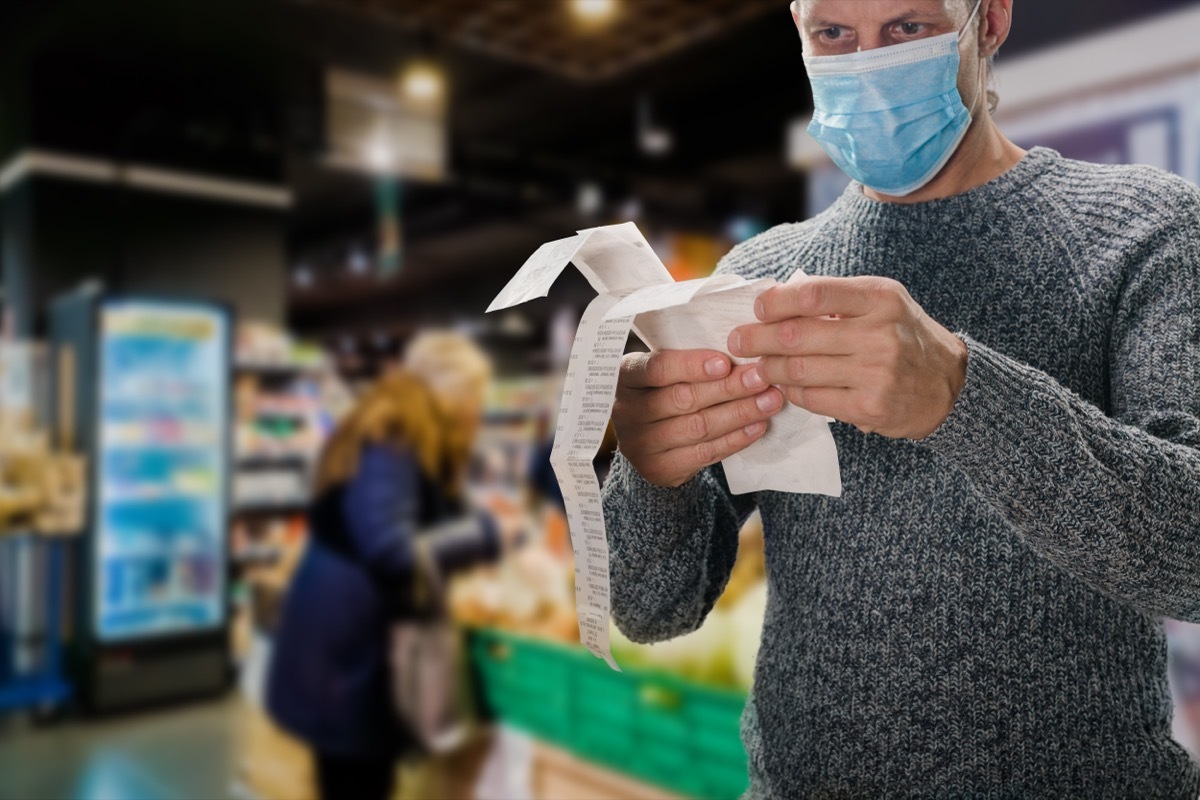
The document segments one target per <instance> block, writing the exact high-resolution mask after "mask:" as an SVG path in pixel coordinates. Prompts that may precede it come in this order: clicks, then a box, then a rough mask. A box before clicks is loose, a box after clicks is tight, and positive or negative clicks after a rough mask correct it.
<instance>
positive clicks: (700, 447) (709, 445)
mask: <svg viewBox="0 0 1200 800" xmlns="http://www.w3.org/2000/svg"><path fill="white" fill-rule="evenodd" d="M766 432H767V423H766V422H755V423H751V424H750V425H745V426H743V427H741V428H738V429H737V430H735V431H731V432H729V433H727V434H725V435H724V436H722V437H721V438H719V439H714V440H713V441H710V442H701V443H700V444H695V445H692V446H691V447H688V448H685V449H682V452H681V453H680V456H681V458H683V459H685V460H686V461H687V462H688V463H689V464H691V465H693V466H694V467H695V468H696V469H697V470H699V469H703V468H704V467H708V466H711V465H713V464H716V463H717V462H718V461H724V460H725V459H727V458H729V457H730V456H731V455H734V454H735V453H740V452H741V451H743V450H745V449H746V448H747V447H749V446H750V445H752V444H754V443H755V442H757V441H758V440H759V439H761V438H762V437H763V434H765V433H766Z"/></svg>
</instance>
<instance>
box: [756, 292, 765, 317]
mask: <svg viewBox="0 0 1200 800" xmlns="http://www.w3.org/2000/svg"><path fill="white" fill-rule="evenodd" d="M754 316H756V317H758V318H759V319H766V317H767V306H766V304H765V303H763V301H762V298H761V297H760V298H758V299H757V300H755V301H754Z"/></svg>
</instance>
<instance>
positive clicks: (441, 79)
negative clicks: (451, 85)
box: [400, 61, 446, 105]
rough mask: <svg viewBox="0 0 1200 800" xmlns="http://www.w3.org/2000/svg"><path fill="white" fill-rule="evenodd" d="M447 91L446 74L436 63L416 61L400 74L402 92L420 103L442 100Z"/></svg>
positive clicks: (408, 98)
mask: <svg viewBox="0 0 1200 800" xmlns="http://www.w3.org/2000/svg"><path fill="white" fill-rule="evenodd" d="M445 93H446V74H445V73H444V72H443V71H442V69H441V68H440V67H438V66H437V65H436V64H431V63H429V62H426V61H416V62H413V63H412V64H409V65H408V67H406V68H405V70H404V73H403V74H402V75H401V76H400V94H401V95H403V96H404V99H406V100H408V101H410V102H412V103H417V104H419V105H430V104H433V103H437V102H440V101H441V99H442V97H443V96H444V95H445Z"/></svg>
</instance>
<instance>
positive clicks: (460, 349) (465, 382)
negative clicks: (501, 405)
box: [404, 331, 492, 411]
mask: <svg viewBox="0 0 1200 800" xmlns="http://www.w3.org/2000/svg"><path fill="white" fill-rule="evenodd" d="M404 367H405V369H408V370H411V371H412V372H413V373H414V374H416V375H419V376H420V377H421V378H422V379H424V381H425V382H426V383H427V384H428V385H429V388H430V389H432V390H433V393H434V396H435V397H436V398H437V400H438V402H439V404H440V405H441V406H442V407H443V408H444V409H446V410H447V411H449V410H452V409H454V408H456V407H457V406H458V404H459V403H461V402H462V401H464V400H467V401H473V402H476V403H478V402H481V401H482V399H483V393H484V391H485V389H486V388H487V384H488V381H489V380H491V377H492V364H491V361H489V360H488V357H487V356H486V355H484V353H483V351H482V350H480V349H479V346H478V345H476V344H475V343H474V342H473V341H471V340H470V339H469V338H468V337H466V336H464V335H462V334H461V333H454V332H453V331H426V332H424V333H421V334H418V335H417V337H416V338H415V339H413V340H412V342H411V343H410V344H409V345H408V348H407V349H406V350H405V351H404Z"/></svg>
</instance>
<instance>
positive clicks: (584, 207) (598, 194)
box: [575, 181, 604, 217]
mask: <svg viewBox="0 0 1200 800" xmlns="http://www.w3.org/2000/svg"><path fill="white" fill-rule="evenodd" d="M575 208H576V209H577V210H578V211H579V213H580V214H583V215H584V216H585V217H594V216H595V215H597V214H599V213H600V211H601V210H602V209H603V208H604V190H603V189H601V188H600V184H598V183H592V182H590V181H589V182H587V183H582V184H580V185H579V192H578V194H576V196H575Z"/></svg>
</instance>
